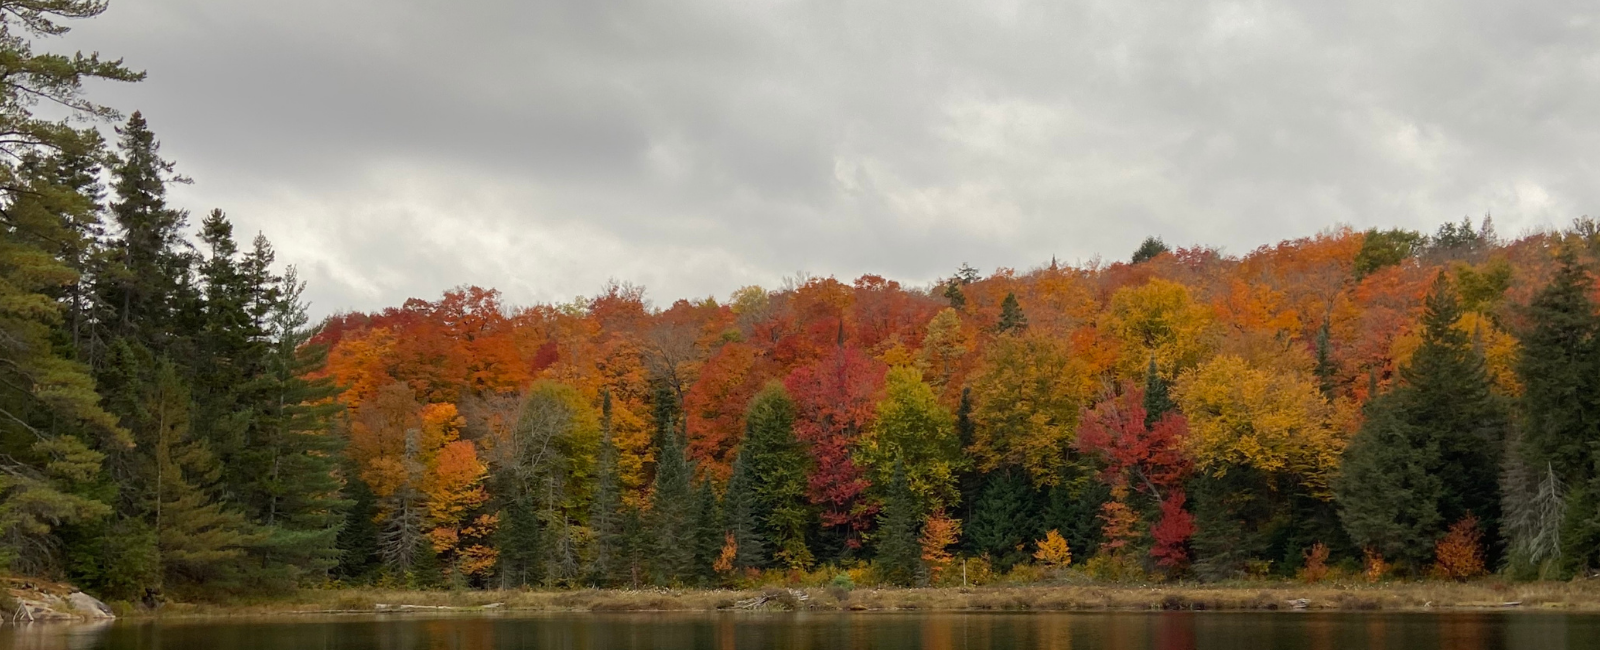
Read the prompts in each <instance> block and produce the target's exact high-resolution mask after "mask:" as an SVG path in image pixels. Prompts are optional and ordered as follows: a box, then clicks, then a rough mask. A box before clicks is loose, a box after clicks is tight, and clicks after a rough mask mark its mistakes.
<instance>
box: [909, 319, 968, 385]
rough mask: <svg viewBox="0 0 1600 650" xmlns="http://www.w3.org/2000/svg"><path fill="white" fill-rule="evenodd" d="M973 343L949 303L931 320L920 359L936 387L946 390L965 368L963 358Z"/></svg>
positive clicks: (924, 371) (931, 383)
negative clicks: (962, 365)
mask: <svg viewBox="0 0 1600 650" xmlns="http://www.w3.org/2000/svg"><path fill="white" fill-rule="evenodd" d="M969 343H970V342H969V340H968V338H967V334H966V332H965V331H963V330H962V328H961V317H960V315H958V314H956V310H954V309H951V308H948V307H946V308H945V309H944V311H941V312H939V313H938V314H937V315H935V316H934V317H933V320H930V321H928V330H927V334H925V335H923V337H922V351H921V356H920V358H919V359H918V360H917V362H918V366H919V367H920V368H921V369H922V372H923V376H924V377H926V378H927V381H928V384H930V385H932V386H933V387H934V390H936V391H942V390H943V389H944V387H945V386H946V385H947V384H949V382H950V378H951V377H952V376H954V375H955V374H956V371H957V370H959V369H960V368H961V360H962V358H964V357H965V356H966V354H967V346H968V345H969Z"/></svg>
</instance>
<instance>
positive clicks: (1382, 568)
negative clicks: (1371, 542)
mask: <svg viewBox="0 0 1600 650" xmlns="http://www.w3.org/2000/svg"><path fill="white" fill-rule="evenodd" d="M1361 564H1362V569H1361V575H1362V577H1364V578H1366V579H1367V582H1377V581H1379V580H1382V579H1383V576H1384V575H1386V574H1388V573H1389V563H1388V562H1385V561H1383V554H1382V553H1379V552H1378V551H1377V549H1372V548H1369V549H1367V550H1365V551H1363V552H1362V557H1361Z"/></svg>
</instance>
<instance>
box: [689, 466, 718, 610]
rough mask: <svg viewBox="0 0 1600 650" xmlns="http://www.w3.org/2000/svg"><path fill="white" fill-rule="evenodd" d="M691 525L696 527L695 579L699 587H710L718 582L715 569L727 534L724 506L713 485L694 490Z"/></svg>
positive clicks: (705, 483)
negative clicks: (707, 585) (714, 582)
mask: <svg viewBox="0 0 1600 650" xmlns="http://www.w3.org/2000/svg"><path fill="white" fill-rule="evenodd" d="M692 521H693V524H694V525H693V530H694V562H693V566H694V570H693V571H692V575H693V578H694V581H695V582H696V583H698V584H701V585H706V584H710V583H711V582H712V581H713V580H715V579H716V572H715V571H713V570H712V565H714V564H716V562H717V557H718V556H720V555H721V554H722V544H723V541H724V536H723V531H724V530H725V522H724V521H723V518H722V508H721V504H719V503H717V491H716V489H715V488H713V487H712V485H711V482H710V481H700V482H699V485H698V486H696V487H695V490H694V512H693V517H692Z"/></svg>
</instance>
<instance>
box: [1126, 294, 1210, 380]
mask: <svg viewBox="0 0 1600 650" xmlns="http://www.w3.org/2000/svg"><path fill="white" fill-rule="evenodd" d="M1211 324H1212V312H1211V310H1210V309H1209V308H1207V307H1206V306H1205V305H1202V304H1199V303H1197V302H1195V301H1194V299H1193V298H1192V297H1191V296H1190V295H1189V289H1188V288H1187V287H1185V286H1183V285H1181V284H1178V283H1176V282H1172V281H1169V280H1162V279H1155V280H1151V281H1149V282H1147V283H1145V284H1143V285H1140V286H1137V287H1126V288H1123V289H1120V290H1118V291H1117V292H1116V293H1115V294H1112V296H1111V304H1110V306H1109V308H1108V309H1107V311H1106V313H1105V315H1104V318H1103V320H1102V321H1101V327H1102V329H1104V330H1106V331H1107V332H1109V333H1111V335H1112V336H1113V337H1115V338H1116V339H1117V340H1118V341H1120V343H1121V346H1122V351H1121V354H1120V355H1118V358H1117V370H1118V372H1119V373H1120V374H1121V376H1122V377H1123V378H1125V379H1137V378H1140V377H1143V376H1144V373H1145V371H1146V368H1148V367H1149V364H1150V359H1151V357H1154V358H1155V360H1156V367H1157V368H1158V369H1159V370H1160V372H1161V373H1162V374H1163V375H1164V376H1165V377H1166V378H1168V379H1171V378H1173V377H1174V376H1176V375H1177V374H1178V373H1179V372H1181V371H1183V370H1184V369H1186V368H1191V367H1193V366H1194V365H1195V364H1198V363H1200V360H1201V359H1203V358H1205V355H1206V353H1207V351H1208V350H1209V349H1210V338H1211V336H1210V334H1211Z"/></svg>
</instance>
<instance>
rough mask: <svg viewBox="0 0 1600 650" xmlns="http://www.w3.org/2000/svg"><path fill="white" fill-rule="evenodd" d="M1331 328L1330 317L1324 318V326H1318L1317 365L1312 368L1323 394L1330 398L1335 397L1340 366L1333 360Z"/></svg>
mask: <svg viewBox="0 0 1600 650" xmlns="http://www.w3.org/2000/svg"><path fill="white" fill-rule="evenodd" d="M1331 328H1332V325H1331V324H1330V323H1329V322H1328V319H1326V318H1324V319H1322V327H1320V328H1317V365H1316V367H1314V368H1313V369H1312V372H1313V373H1314V374H1316V376H1317V387H1318V388H1320V389H1322V396H1323V397H1326V398H1328V399H1330V400H1331V399H1333V397H1334V390H1335V389H1336V388H1338V379H1337V377H1336V376H1335V375H1336V374H1337V372H1338V366H1336V365H1335V364H1334V362H1333V342H1332V340H1331V338H1330V337H1331V335H1332V330H1331Z"/></svg>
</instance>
